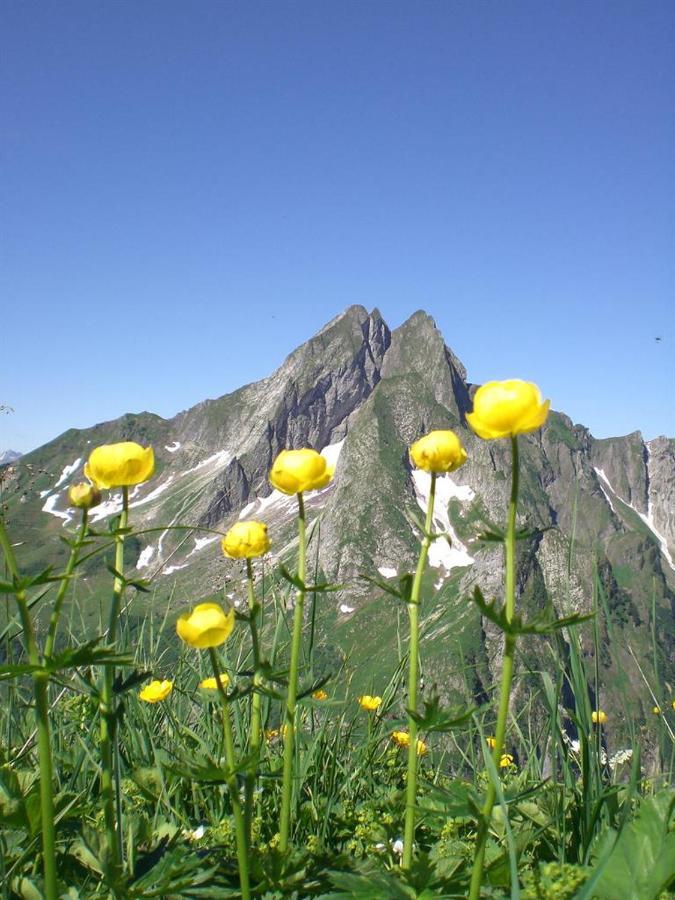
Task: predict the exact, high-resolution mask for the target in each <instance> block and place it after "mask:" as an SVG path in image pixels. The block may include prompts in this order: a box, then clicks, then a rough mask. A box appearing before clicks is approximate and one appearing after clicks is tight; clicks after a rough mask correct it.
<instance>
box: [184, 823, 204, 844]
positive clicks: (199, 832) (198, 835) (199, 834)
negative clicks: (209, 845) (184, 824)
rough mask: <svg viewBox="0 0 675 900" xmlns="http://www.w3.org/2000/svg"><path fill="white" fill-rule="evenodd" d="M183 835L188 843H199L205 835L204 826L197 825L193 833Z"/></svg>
mask: <svg viewBox="0 0 675 900" xmlns="http://www.w3.org/2000/svg"><path fill="white" fill-rule="evenodd" d="M183 834H184V835H185V837H186V838H187V839H188V840H189V841H201V839H202V838H203V837H204V835H205V834H206V826H205V825H199V826H198V827H197V828H195V830H194V831H184V832H183Z"/></svg>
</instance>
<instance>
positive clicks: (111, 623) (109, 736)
mask: <svg viewBox="0 0 675 900" xmlns="http://www.w3.org/2000/svg"><path fill="white" fill-rule="evenodd" d="M128 518H129V489H128V488H127V487H126V486H124V487H123V488H122V514H121V515H120V522H119V528H118V534H117V535H116V536H115V571H116V572H118V573H119V574H120V575H122V573H123V569H124V534H123V533H122V534H120V533H119V532H120V531H122V530H123V529H125V528H126V527H127V521H128ZM123 593H124V581H123V580H122V579H121V578H120V577H118V576H117V575H116V576H115V581H114V582H113V595H112V602H111V604H110V618H109V620H108V632H107V642H108V644H111V645H112V644H114V643H115V639H116V637H117V620H118V618H119V611H120V605H121V603H122V595H123ZM114 678H115V672H114V667H113V666H105V667H104V669H103V684H102V688H101V798H102V800H103V812H104V819H105V828H106V832H107V835H108V852H109V853H110V867H111V870H112V872H113V884H114V885H116V884H117V880H118V878H119V876H120V875H121V868H122V852H123V851H122V823H121V821H118V816H117V813H118V812H119V809H120V807H121V800H120V796H119V778H118V777H116V774H118V773H116V771H115V770H116V766H115V756H116V754H115V751H114V744H115V741H116V739H117V722H116V710H115V709H114V708H113V682H114ZM115 889H117V888H115Z"/></svg>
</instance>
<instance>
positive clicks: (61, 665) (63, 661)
mask: <svg viewBox="0 0 675 900" xmlns="http://www.w3.org/2000/svg"><path fill="white" fill-rule="evenodd" d="M102 640H103V637H102V636H100V637H97V638H94V639H93V640H91V641H87V643H86V644H82V645H81V646H80V647H69V648H68V649H66V650H63V651H62V652H61V653H59V654H58V655H57V656H52V657H47V658H46V659H45V667H46V668H47V669H48V671H50V672H56V671H58V670H59V669H77V668H79V667H80V666H133V664H134V661H133V657H132V656H131V655H130V654H128V653H120V652H119V651H118V650H117V649H116V648H115V647H114V646H104V647H99V646H98V644H100V642H101V641H102Z"/></svg>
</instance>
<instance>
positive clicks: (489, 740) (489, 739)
mask: <svg viewBox="0 0 675 900" xmlns="http://www.w3.org/2000/svg"><path fill="white" fill-rule="evenodd" d="M485 743H486V744H487V745H488V747H489V748H490V750H494V749H495V747H496V746H497V738H494V737H486V738H485Z"/></svg>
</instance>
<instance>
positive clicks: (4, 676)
mask: <svg viewBox="0 0 675 900" xmlns="http://www.w3.org/2000/svg"><path fill="white" fill-rule="evenodd" d="M44 671H45V667H44V666H39V665H38V666H31V665H30V664H28V663H26V664H24V665H22V664H19V665H1V666H0V681H8V680H9V679H11V678H21V676H22V675H32V674H33V672H44Z"/></svg>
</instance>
